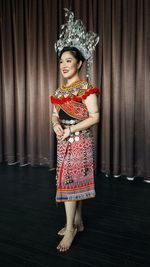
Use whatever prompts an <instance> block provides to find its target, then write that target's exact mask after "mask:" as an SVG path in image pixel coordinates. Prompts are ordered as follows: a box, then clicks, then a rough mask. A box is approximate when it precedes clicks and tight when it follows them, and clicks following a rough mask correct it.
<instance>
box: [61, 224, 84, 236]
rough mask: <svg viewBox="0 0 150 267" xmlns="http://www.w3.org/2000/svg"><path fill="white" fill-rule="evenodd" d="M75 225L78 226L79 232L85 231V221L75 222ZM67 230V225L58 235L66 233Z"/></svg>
mask: <svg viewBox="0 0 150 267" xmlns="http://www.w3.org/2000/svg"><path fill="white" fill-rule="evenodd" d="M75 226H76V227H77V232H82V231H84V225H83V222H80V223H75ZM65 231H66V225H65V226H64V227H63V228H62V229H61V230H59V232H58V235H61V236H63V235H65Z"/></svg>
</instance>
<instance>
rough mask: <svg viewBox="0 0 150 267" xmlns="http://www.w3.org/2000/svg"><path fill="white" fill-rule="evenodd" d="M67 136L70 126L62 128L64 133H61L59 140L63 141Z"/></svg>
mask: <svg viewBox="0 0 150 267" xmlns="http://www.w3.org/2000/svg"><path fill="white" fill-rule="evenodd" d="M69 136H70V128H66V129H64V133H63V135H62V137H61V139H60V140H61V141H63V140H65V139H66V138H67V137H69Z"/></svg>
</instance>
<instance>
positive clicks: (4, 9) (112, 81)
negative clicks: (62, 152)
mask: <svg viewBox="0 0 150 267" xmlns="http://www.w3.org/2000/svg"><path fill="white" fill-rule="evenodd" d="M64 7H67V8H69V7H71V8H72V10H73V11H74V12H75V17H76V18H77V19H81V20H82V21H83V22H84V24H85V25H86V27H87V30H92V31H95V32H97V33H98V34H99V36H100V42H99V45H98V46H97V48H96V51H95V52H94V64H93V66H92V69H91V77H92V80H91V81H92V83H93V84H94V85H96V86H97V87H99V88H100V91H101V94H100V97H99V106H100V114H101V115H100V118H101V121H100V124H99V125H98V126H95V127H94V136H95V147H96V162H97V169H98V171H103V172H106V173H108V174H115V175H119V174H124V175H127V176H136V175H138V176H144V177H146V178H147V179H150V164H149V158H150V124H149V120H150V107H149V103H150V75H149V73H150V50H149V47H150V1H148V0H70V1H69V0H57V1H52V0H1V1H0V162H4V161H5V162H8V164H14V163H19V164H20V165H21V166H23V165H24V164H31V165H32V166H34V165H46V166H50V167H54V166H55V162H56V140H55V136H54V132H53V129H52V127H51V123H50V118H51V114H52V105H51V104H50V102H49V96H50V95H51V94H52V93H53V92H54V90H55V88H57V87H58V86H59V84H60V83H62V82H63V80H62V78H61V76H60V73H59V65H58V60H57V55H56V53H55V51H54V43H55V41H56V40H57V38H58V36H59V32H60V25H61V24H63V23H64V22H65V17H64V11H63V8H64ZM84 75H85V67H84V68H83V73H82V78H84Z"/></svg>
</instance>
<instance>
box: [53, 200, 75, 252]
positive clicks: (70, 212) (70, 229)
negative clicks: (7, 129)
mask: <svg viewBox="0 0 150 267" xmlns="http://www.w3.org/2000/svg"><path fill="white" fill-rule="evenodd" d="M76 206H77V202H76V201H73V202H69V201H66V202H65V211H66V221H67V223H66V231H65V235H64V237H63V239H62V240H61V242H60V243H59V245H58V246H57V249H58V250H59V251H66V250H68V249H69V248H70V246H71V244H72V241H73V239H74V237H75V235H76V233H77V228H75V227H74V219H75V213H76Z"/></svg>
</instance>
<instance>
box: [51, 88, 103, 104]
mask: <svg viewBox="0 0 150 267" xmlns="http://www.w3.org/2000/svg"><path fill="white" fill-rule="evenodd" d="M94 93H95V94H96V95H97V96H98V95H99V90H98V88H96V87H94V88H91V89H90V90H88V91H86V92H85V94H84V95H82V96H73V97H72V98H71V97H70V96H68V97H63V98H61V99H59V98H55V97H53V96H51V97H50V100H51V103H52V104H59V105H62V104H63V103H65V102H68V101H71V100H73V101H76V102H82V99H84V100H85V99H86V98H87V97H88V96H89V95H91V94H94Z"/></svg>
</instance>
